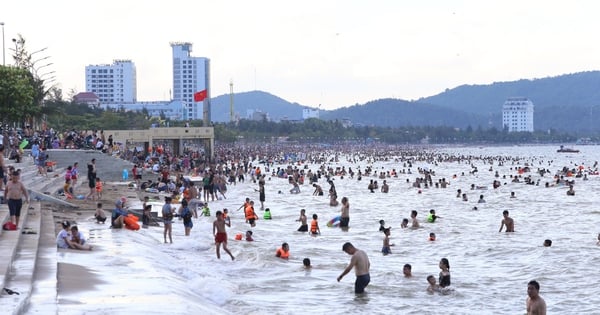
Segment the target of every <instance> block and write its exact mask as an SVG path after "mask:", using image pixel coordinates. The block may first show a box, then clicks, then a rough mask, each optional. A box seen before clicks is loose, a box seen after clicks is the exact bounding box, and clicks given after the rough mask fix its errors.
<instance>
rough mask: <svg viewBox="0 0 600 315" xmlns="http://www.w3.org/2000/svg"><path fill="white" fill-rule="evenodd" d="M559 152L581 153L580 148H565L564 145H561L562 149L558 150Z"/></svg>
mask: <svg viewBox="0 0 600 315" xmlns="http://www.w3.org/2000/svg"><path fill="white" fill-rule="evenodd" d="M556 152H558V153H579V150H577V149H573V148H565V146H564V145H561V146H560V149H558V150H556Z"/></svg>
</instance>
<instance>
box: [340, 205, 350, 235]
mask: <svg viewBox="0 0 600 315" xmlns="http://www.w3.org/2000/svg"><path fill="white" fill-rule="evenodd" d="M348 222H350V202H348V197H344V198H342V213H341V216H340V227H341V228H342V229H345V230H347V229H348Z"/></svg>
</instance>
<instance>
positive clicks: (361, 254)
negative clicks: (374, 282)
mask: <svg viewBox="0 0 600 315" xmlns="http://www.w3.org/2000/svg"><path fill="white" fill-rule="evenodd" d="M342 250H343V251H344V252H346V254H348V255H351V256H352V258H350V263H349V264H348V266H347V267H346V269H344V271H343V272H342V274H341V275H339V276H338V277H337V281H338V282H340V281H341V280H342V278H344V276H345V275H346V274H348V273H349V272H350V270H352V268H354V272H355V273H356V281H355V282H354V293H356V294H361V293H365V288H366V287H367V285H369V282H370V281H371V276H370V275H369V269H370V268H371V262H369V257H368V256H367V253H365V251H363V250H360V249H357V248H356V247H354V245H352V243H350V242H347V243H345V244H344V246H342Z"/></svg>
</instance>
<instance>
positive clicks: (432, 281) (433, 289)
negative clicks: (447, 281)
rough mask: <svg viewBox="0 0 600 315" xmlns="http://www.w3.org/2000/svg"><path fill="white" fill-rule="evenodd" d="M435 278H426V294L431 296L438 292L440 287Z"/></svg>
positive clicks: (430, 276) (431, 276)
mask: <svg viewBox="0 0 600 315" xmlns="http://www.w3.org/2000/svg"><path fill="white" fill-rule="evenodd" d="M436 282H437V281H436V280H435V277H434V276H433V275H429V276H427V283H429V286H428V287H427V292H429V293H430V294H433V293H434V292H440V286H439V285H438V284H437V283H436Z"/></svg>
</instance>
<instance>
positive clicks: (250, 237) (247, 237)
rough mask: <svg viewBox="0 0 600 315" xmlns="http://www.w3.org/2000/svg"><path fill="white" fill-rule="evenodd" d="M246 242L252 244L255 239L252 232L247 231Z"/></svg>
mask: <svg viewBox="0 0 600 315" xmlns="http://www.w3.org/2000/svg"><path fill="white" fill-rule="evenodd" d="M246 241H248V242H252V241H254V239H253V238H252V231H246Z"/></svg>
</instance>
